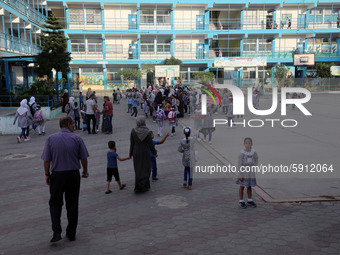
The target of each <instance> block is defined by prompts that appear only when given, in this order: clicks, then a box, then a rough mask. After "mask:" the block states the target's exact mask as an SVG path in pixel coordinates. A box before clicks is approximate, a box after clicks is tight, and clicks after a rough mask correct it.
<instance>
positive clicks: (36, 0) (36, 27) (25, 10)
mask: <svg viewBox="0 0 340 255" xmlns="http://www.w3.org/2000/svg"><path fill="white" fill-rule="evenodd" d="M47 13H48V9H47V3H46V1H45V0H1V1H0V23H1V24H0V73H1V76H2V77H1V78H2V84H1V85H2V87H4V88H7V90H11V91H12V90H13V88H14V87H15V86H17V85H21V86H22V85H24V86H29V84H31V83H32V82H33V79H34V64H33V62H34V60H35V58H34V56H35V55H36V54H37V53H38V51H39V49H38V45H39V44H40V38H39V34H40V33H41V30H42V24H43V23H44V22H45V20H46V17H47Z"/></svg>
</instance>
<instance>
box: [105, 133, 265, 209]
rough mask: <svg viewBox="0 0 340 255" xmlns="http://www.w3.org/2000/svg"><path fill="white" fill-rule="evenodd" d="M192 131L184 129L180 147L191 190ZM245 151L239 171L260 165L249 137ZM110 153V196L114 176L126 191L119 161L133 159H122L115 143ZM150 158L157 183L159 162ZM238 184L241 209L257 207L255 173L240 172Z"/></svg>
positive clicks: (108, 179) (193, 141) (108, 174)
mask: <svg viewBox="0 0 340 255" xmlns="http://www.w3.org/2000/svg"><path fill="white" fill-rule="evenodd" d="M151 134H152V139H154V134H153V133H151ZM190 135H191V129H190V128H189V127H185V128H184V136H185V138H183V139H182V140H181V141H180V145H179V147H178V152H180V153H182V154H183V156H182V164H183V166H184V178H183V187H185V188H188V189H189V190H191V189H192V182H193V167H194V164H195V163H194V162H193V161H196V158H195V156H194V155H192V154H193V153H195V150H194V144H195V142H196V139H195V138H194V137H191V136H190ZM168 136H169V133H168V134H166V135H165V136H164V138H163V139H162V140H161V141H155V140H152V142H153V144H154V145H158V144H162V143H164V142H165V140H166V138H167V137H168ZM243 145H244V149H243V150H242V151H241V152H240V154H239V156H238V169H240V168H241V166H254V165H257V164H258V155H257V153H256V151H255V150H254V149H252V146H253V141H252V139H251V138H250V137H247V138H245V139H244V142H243ZM108 147H109V151H108V152H107V180H106V191H105V194H110V193H112V191H111V190H110V182H111V181H112V176H114V177H115V181H116V182H117V184H118V187H119V189H120V190H122V189H124V188H125V187H126V185H125V184H121V182H120V177H119V172H118V164H117V160H120V161H124V160H128V159H130V158H131V157H126V158H120V157H119V156H118V154H117V153H116V144H115V142H114V141H109V142H108ZM150 157H151V161H152V176H151V178H152V180H153V181H157V180H158V177H157V162H156V157H155V155H153V154H152V152H151V151H150ZM236 183H237V184H239V185H240V187H239V198H240V200H239V207H240V208H242V209H246V208H247V207H257V205H256V203H255V202H254V200H253V199H252V187H255V186H256V177H255V173H253V172H249V173H242V172H239V174H238V178H237V181H236ZM245 188H247V195H248V200H247V203H245V201H244V199H243V193H244V189H245Z"/></svg>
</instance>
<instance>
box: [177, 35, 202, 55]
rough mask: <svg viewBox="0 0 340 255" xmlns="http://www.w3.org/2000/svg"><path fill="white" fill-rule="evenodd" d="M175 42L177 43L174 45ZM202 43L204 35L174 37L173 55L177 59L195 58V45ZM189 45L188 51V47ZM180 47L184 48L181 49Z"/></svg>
mask: <svg viewBox="0 0 340 255" xmlns="http://www.w3.org/2000/svg"><path fill="white" fill-rule="evenodd" d="M176 44H177V45H176ZM197 44H204V37H203V36H202V37H194V38H192V39H191V38H190V37H177V38H175V39H174V56H175V57H176V58H179V59H196V45H197ZM189 47H191V50H190V51H189V50H188V48H189ZM181 48H184V49H183V50H182V49H181Z"/></svg>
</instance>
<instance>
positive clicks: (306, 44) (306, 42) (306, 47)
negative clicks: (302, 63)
mask: <svg viewBox="0 0 340 255" xmlns="http://www.w3.org/2000/svg"><path fill="white" fill-rule="evenodd" d="M304 50H305V52H304V53H306V52H307V51H308V38H306V39H305V49H304Z"/></svg>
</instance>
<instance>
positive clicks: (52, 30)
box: [37, 12, 71, 78]
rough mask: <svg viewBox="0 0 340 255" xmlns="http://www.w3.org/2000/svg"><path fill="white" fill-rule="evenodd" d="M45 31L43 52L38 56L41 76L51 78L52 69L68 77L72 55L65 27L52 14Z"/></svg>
mask: <svg viewBox="0 0 340 255" xmlns="http://www.w3.org/2000/svg"><path fill="white" fill-rule="evenodd" d="M44 28H45V30H43V31H42V34H41V35H40V39H41V46H40V45H39V48H40V49H41V52H40V53H39V54H38V56H37V63H38V65H39V67H38V69H37V73H38V75H39V76H43V75H47V77H48V78H51V72H52V69H55V70H56V72H57V73H58V72H62V73H63V76H66V74H67V73H68V72H70V65H69V63H70V61H71V54H70V53H69V52H68V51H67V40H66V38H65V36H64V32H63V29H64V27H63V26H62V25H61V23H60V22H59V20H58V18H57V17H56V16H55V14H54V13H53V12H52V13H51V15H50V16H48V18H47V20H46V23H45V24H44Z"/></svg>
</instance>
